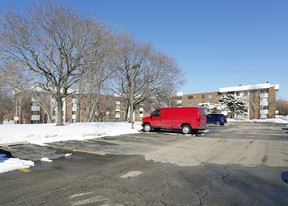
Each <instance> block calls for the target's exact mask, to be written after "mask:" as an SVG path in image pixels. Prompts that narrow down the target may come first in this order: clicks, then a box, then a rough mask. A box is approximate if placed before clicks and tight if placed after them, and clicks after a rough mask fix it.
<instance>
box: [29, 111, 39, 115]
mask: <svg viewBox="0 0 288 206" xmlns="http://www.w3.org/2000/svg"><path fill="white" fill-rule="evenodd" d="M31 115H40V111H31Z"/></svg>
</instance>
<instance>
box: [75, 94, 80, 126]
mask: <svg viewBox="0 0 288 206" xmlns="http://www.w3.org/2000/svg"><path fill="white" fill-rule="evenodd" d="M78 101H79V102H78ZM80 104H81V103H80V99H79V98H77V109H76V122H80Z"/></svg>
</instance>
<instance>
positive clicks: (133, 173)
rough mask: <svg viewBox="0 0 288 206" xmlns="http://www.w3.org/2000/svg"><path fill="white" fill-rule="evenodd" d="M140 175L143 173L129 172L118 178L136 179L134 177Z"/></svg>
mask: <svg viewBox="0 0 288 206" xmlns="http://www.w3.org/2000/svg"><path fill="white" fill-rule="evenodd" d="M141 174H143V172H141V171H130V172H128V173H127V174H125V175H121V176H120V177H121V178H130V177H136V176H138V175H141Z"/></svg>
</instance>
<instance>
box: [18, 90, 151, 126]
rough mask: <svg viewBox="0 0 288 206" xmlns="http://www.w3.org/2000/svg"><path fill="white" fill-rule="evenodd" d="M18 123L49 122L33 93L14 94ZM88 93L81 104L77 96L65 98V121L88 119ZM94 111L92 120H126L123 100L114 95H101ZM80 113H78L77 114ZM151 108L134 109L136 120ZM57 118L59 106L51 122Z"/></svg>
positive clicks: (63, 110) (63, 116) (52, 101)
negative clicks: (77, 118) (78, 102)
mask: <svg viewBox="0 0 288 206" xmlns="http://www.w3.org/2000/svg"><path fill="white" fill-rule="evenodd" d="M44 96H46V97H47V101H50V102H49V104H50V105H51V108H52V107H53V106H52V105H55V100H54V99H53V98H52V97H51V95H49V94H45V95H44ZM14 100H15V101H14V102H15V116H14V122H15V123H16V124H42V123H47V122H48V115H47V114H46V113H45V112H44V110H43V109H42V107H40V105H39V104H38V103H37V102H36V101H35V99H34V98H33V97H32V95H31V94H23V93H17V94H15V95H14ZM87 102H88V97H87V95H83V96H82V97H81V101H80V104H77V96H73V95H72V96H69V97H68V98H66V99H65V100H63V109H62V118H63V121H64V122H71V123H73V122H76V116H77V115H79V122H85V121H86V106H87ZM96 108H97V109H96V111H94V114H93V118H92V119H91V121H92V122H96V121H124V120H125V116H126V110H125V107H124V105H123V102H121V101H119V100H118V98H117V97H115V96H113V95H101V96H100V98H99V101H98V104H97V107H96ZM77 113H78V114H77ZM150 113H151V109H150V108H149V107H147V105H141V106H140V107H139V108H138V109H136V110H135V111H134V120H136V121H140V120H141V119H142V118H143V117H144V116H148V115H150ZM128 115H129V114H128ZM56 118H57V108H56V106H55V107H54V110H53V112H52V117H51V122H52V123H55V122H56Z"/></svg>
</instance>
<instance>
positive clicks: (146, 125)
mask: <svg viewBox="0 0 288 206" xmlns="http://www.w3.org/2000/svg"><path fill="white" fill-rule="evenodd" d="M143 130H144V132H151V130H152V128H151V125H150V124H149V123H145V124H144V126H143Z"/></svg>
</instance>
